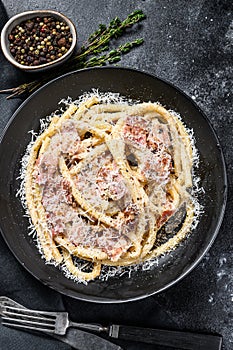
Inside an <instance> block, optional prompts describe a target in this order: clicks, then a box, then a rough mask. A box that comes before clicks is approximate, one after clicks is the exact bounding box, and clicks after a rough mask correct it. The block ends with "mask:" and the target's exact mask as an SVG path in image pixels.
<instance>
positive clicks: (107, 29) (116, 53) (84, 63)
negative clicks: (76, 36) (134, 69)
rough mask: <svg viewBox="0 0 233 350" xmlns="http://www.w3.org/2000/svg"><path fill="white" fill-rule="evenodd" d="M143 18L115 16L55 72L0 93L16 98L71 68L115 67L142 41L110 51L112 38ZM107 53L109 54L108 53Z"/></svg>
mask: <svg viewBox="0 0 233 350" xmlns="http://www.w3.org/2000/svg"><path fill="white" fill-rule="evenodd" d="M145 18H146V16H145V14H144V13H143V12H142V11H141V10H136V11H134V12H133V13H131V14H129V15H128V16H127V17H126V18H125V19H124V20H123V21H121V20H120V19H119V18H118V17H116V18H114V19H113V20H111V21H110V23H109V25H108V26H106V25H104V24H99V27H98V29H97V30H96V31H95V32H94V33H92V34H91V35H90V36H89V38H88V39H87V42H86V43H85V44H84V45H83V46H82V47H81V49H80V51H79V52H78V53H77V54H76V55H75V56H73V57H72V58H70V59H69V60H68V61H67V62H66V63H65V64H64V65H63V66H62V69H61V70H60V71H59V73H57V72H53V73H50V74H46V75H44V76H42V77H41V78H40V79H38V80H34V81H32V82H29V83H23V84H21V85H19V86H17V87H15V88H11V89H6V90H0V93H11V95H10V96H8V97H7V99H9V98H12V97H16V96H20V95H22V94H24V93H26V92H27V93H31V92H33V91H35V90H36V89H37V88H39V87H40V86H41V85H43V84H45V83H46V82H48V81H50V80H51V79H53V78H56V77H57V76H59V75H60V74H61V73H62V74H64V73H67V72H70V71H73V70H75V69H82V68H89V67H96V66H104V65H106V64H115V63H117V62H119V61H120V60H121V57H122V55H124V54H127V53H129V52H130V51H131V50H132V49H133V48H134V47H136V46H139V45H141V44H142V43H143V39H141V38H140V39H136V40H133V41H130V42H127V43H125V44H123V45H120V46H118V47H117V48H115V49H111V50H110V47H109V44H110V43H111V41H112V40H113V39H118V38H119V37H120V36H122V35H123V34H124V33H125V32H126V30H127V29H128V28H131V27H132V26H133V25H134V24H136V23H138V22H140V21H142V20H143V19H145ZM109 50H110V51H109Z"/></svg>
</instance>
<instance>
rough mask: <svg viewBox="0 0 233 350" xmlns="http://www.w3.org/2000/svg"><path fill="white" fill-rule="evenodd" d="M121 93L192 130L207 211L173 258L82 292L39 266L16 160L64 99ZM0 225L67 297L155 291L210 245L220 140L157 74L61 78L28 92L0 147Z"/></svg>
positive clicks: (23, 259)
mask: <svg viewBox="0 0 233 350" xmlns="http://www.w3.org/2000/svg"><path fill="white" fill-rule="evenodd" d="M93 88H98V89H99V90H100V91H101V92H107V91H111V92H119V93H120V94H121V95H124V96H127V97H128V98H132V99H137V100H138V99H139V100H141V101H160V102H161V103H162V104H163V105H164V106H165V107H166V108H167V109H173V110H175V111H177V112H179V113H180V114H181V115H182V118H183V120H184V121H185V123H186V125H187V126H188V127H189V128H193V129H194V133H195V137H196V145H197V148H198V151H199V154H200V167H199V170H198V173H199V174H198V175H199V176H200V178H201V186H203V188H204V190H205V194H203V195H202V197H201V199H200V200H201V203H202V204H203V205H204V207H205V212H204V214H203V215H202V216H201V219H200V222H199V224H198V226H197V228H196V229H195V230H194V231H193V232H192V234H191V235H190V237H188V239H186V240H185V242H184V243H183V244H182V245H180V246H179V247H178V248H177V249H176V250H175V251H174V252H173V253H172V254H168V255H166V256H165V257H162V258H160V259H159V264H158V267H156V268H153V269H152V270H148V271H137V272H134V273H132V275H131V278H128V277H127V276H126V275H123V276H121V277H114V278H110V279H109V280H108V281H107V282H101V281H99V280H96V281H92V282H90V283H89V284H88V285H87V286H85V285H83V284H77V283H74V282H73V281H72V280H69V279H67V278H66V277H65V276H64V275H63V274H62V272H60V271H59V269H58V268H55V267H54V266H50V265H45V263H44V261H43V260H42V259H41V256H40V254H39V252H38V250H37V248H36V247H35V244H34V242H33V240H32V238H31V237H29V236H28V229H27V227H28V220H27V219H26V218H25V217H24V216H23V215H24V211H23V208H22V205H21V203H20V200H19V199H16V197H15V194H16V191H17V189H18V187H19V181H18V180H17V177H18V174H19V168H20V160H21V158H22V156H23V154H24V152H25V148H26V145H27V144H28V143H29V141H30V135H29V134H28V131H29V130H32V129H34V130H38V128H39V119H40V118H42V117H44V116H46V115H49V114H50V113H51V112H53V111H54V110H55V109H57V106H58V102H59V101H60V100H61V99H62V98H64V97H67V96H71V97H72V98H74V99H75V98H77V97H78V96H79V95H81V94H83V92H85V91H91V90H92V89H93ZM0 169H1V182H0V191H1V195H0V196H1V197H0V226H1V232H2V235H3V237H4V239H5V241H6V243H7V244H8V246H9V248H10V249H11V251H12V252H13V254H14V255H15V256H16V258H17V259H18V260H19V262H20V263H21V264H22V265H23V266H24V267H25V268H26V269H27V270H28V271H29V272H30V273H31V274H32V275H34V276H35V277H36V278H38V279H39V280H40V281H41V282H43V283H44V284H46V285H48V286H49V287H51V288H54V289H56V290H57V291H59V292H61V293H64V294H66V295H69V296H72V297H75V298H79V299H83V300H87V301H94V302H105V303H108V302H123V301H129V300H135V299H140V298H144V297H146V296H149V295H152V294H154V293H158V292H160V291H162V290H164V289H166V288H168V287H169V286H171V285H173V284H174V283H175V282H177V281H179V280H180V279H181V278H183V277H184V276H185V275H187V273H189V272H190V271H191V270H192V269H193V268H194V267H195V266H196V265H197V264H198V262H199V261H200V259H201V258H202V257H203V255H204V254H205V253H206V251H207V250H208V249H209V247H210V246H211V244H212V243H213V241H214V238H215V237H216V235H217V232H218V230H219V227H220V224H221V221H222V218H223V214H224V209H225V203H226V187H227V186H226V171H225V165H224V159H223V155H222V151H221V148H220V146H219V142H218V140H217V138H216V135H215V133H214V131H213V129H212V127H211V126H210V124H209V122H208V120H207V118H206V117H205V116H204V115H203V113H202V112H201V110H200V109H199V108H198V107H197V106H196V105H195V103H194V102H193V101H192V100H191V99H190V98H189V97H188V96H186V95H185V94H184V93H183V92H181V91H180V90H179V89H177V88H176V87H174V86H172V85H171V84H169V83H167V82H166V81H163V80H161V79H159V78H157V77H155V76H152V75H150V74H146V73H143V72H140V71H136V70H133V69H127V68H109V67H105V68H93V69H87V70H82V71H79V72H73V73H70V74H66V75H64V76H62V77H60V78H58V79H55V80H53V81H52V82H50V83H48V84H46V85H45V86H43V87H42V88H41V89H39V90H38V91H36V92H35V93H34V94H32V95H31V96H30V97H29V98H28V99H27V100H26V101H25V102H24V103H23V104H22V105H21V106H20V107H19V108H18V109H17V111H16V112H15V113H14V115H13V116H12V118H11V120H10V122H9V123H8V125H7V127H6V129H5V133H4V136H3V138H2V141H1V145H0Z"/></svg>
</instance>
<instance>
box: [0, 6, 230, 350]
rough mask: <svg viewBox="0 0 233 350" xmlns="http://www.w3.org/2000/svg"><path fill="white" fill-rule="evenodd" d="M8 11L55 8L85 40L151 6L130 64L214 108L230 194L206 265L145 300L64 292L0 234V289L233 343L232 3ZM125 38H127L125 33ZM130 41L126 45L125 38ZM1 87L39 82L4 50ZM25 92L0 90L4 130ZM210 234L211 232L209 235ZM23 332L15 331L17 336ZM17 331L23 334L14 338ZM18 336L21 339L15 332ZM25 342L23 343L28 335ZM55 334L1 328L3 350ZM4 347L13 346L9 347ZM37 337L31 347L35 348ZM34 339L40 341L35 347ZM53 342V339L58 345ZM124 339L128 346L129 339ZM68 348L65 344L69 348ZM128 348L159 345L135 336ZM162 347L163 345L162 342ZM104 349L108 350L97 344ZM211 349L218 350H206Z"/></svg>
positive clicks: (75, 311)
mask: <svg viewBox="0 0 233 350" xmlns="http://www.w3.org/2000/svg"><path fill="white" fill-rule="evenodd" d="M3 3H4V4H5V8H6V10H7V13H8V16H12V15H14V14H16V13H18V12H21V11H24V10H28V9H44V8H50V9H55V10H58V11H61V12H63V13H64V14H66V15H67V16H68V17H70V18H71V19H72V20H73V22H74V23H75V25H76V26H77V30H78V36H79V43H80V44H81V42H82V41H84V40H85V39H86V37H87V36H88V34H90V33H91V32H93V31H94V30H95V29H96V27H97V25H98V24H99V23H101V22H102V23H108V22H109V20H110V19H112V18H113V17H115V16H119V17H120V18H124V17H125V16H126V15H127V14H128V13H130V12H131V11H133V10H134V9H136V8H141V9H142V10H143V11H144V12H145V13H146V14H147V19H146V21H144V22H143V24H142V25H140V28H139V29H140V30H138V31H137V32H134V31H131V32H130V33H129V34H128V35H127V37H126V38H125V40H127V39H128V38H135V37H138V36H142V37H144V39H145V43H144V44H143V46H141V47H139V48H137V49H135V50H134V51H133V52H132V53H130V54H129V55H126V56H124V58H123V60H122V62H121V65H123V66H129V67H133V68H139V69H142V70H145V71H146V72H149V73H152V74H155V75H158V76H160V77H162V78H165V79H167V80H168V81H170V82H172V83H174V84H175V85H176V86H178V87H179V88H180V89H182V90H183V91H184V92H186V93H187V94H188V95H189V96H191V97H192V98H193V99H194V100H195V101H196V103H197V104H198V106H199V107H201V108H202V110H203V111H204V112H205V113H206V115H207V116H208V118H209V119H210V121H211V123H212V125H213V126H214V128H215V130H216V133H217V135H218V137H219V139H220V143H221V145H222V148H223V152H224V155H225V159H226V164H227V171H228V181H229V193H228V205H227V210H226V214H225V217H224V220H223V223H222V226H221V229H220V232H219V235H218V237H217V239H216V241H215V243H214V244H213V246H212V248H211V249H210V251H209V252H208V253H207V254H206V256H205V258H204V259H203V260H202V262H201V263H200V264H199V266H198V267H197V268H196V269H195V270H194V271H193V272H192V273H191V274H190V275H189V276H187V277H186V278H185V279H183V280H182V281H181V282H180V283H179V284H177V285H175V286H174V287H172V288H170V289H169V290H167V291H165V292H163V293H161V294H160V295H155V296H153V297H150V298H148V299H146V300H142V301H139V302H133V303H127V304H123V305H99V304H88V303H86V302H80V301H76V300H72V299H71V298H66V297H61V296H60V295H59V294H58V293H56V292H54V291H51V290H50V289H48V288H47V287H45V286H42V285H41V284H40V283H39V282H38V281H36V280H35V279H34V278H33V277H32V276H31V275H29V273H27V272H26V271H24V269H23V267H21V266H20V265H19V264H18V262H16V261H15V259H14V258H13V257H12V255H11V253H10V252H9V250H8V248H7V247H6V245H5V243H4V242H3V240H2V238H0V265H1V270H0V280H1V282H0V294H1V295H3V294H6V293H7V295H8V296H9V297H14V298H16V299H17V301H18V302H21V303H23V304H25V305H26V306H30V307H35V308H36V307H40V308H48V309H49V308H51V309H55V308H56V309H63V307H65V308H66V309H67V310H68V311H69V312H70V314H71V317H72V318H73V319H74V320H80V321H87V322H93V321H94V322H95V321H99V322H100V321H101V322H110V321H111V322H121V323H127V324H135V325H138V326H148V327H157V326H160V327H167V328H175V329H182V330H184V329H189V330H191V331H200V332H213V333H220V334H222V335H223V344H224V346H223V349H225V350H231V349H232V348H233V273H232V266H233V240H232V234H231V232H232V226H233V219H232V209H233V200H232V179H233V166H232V164H233V163H232V157H233V145H232V143H233V142H232V136H233V131H232V130H233V116H232V101H231V100H230V92H232V85H231V84H232V70H233V68H232V51H233V50H232V45H233V16H232V1H230V0H228V1H224V0H223V1H215V0H213V1H204V0H195V1H194V0H190V1H185V0H177V1H171V0H170V1H169V0H165V1H164V0H158V1H153V0H145V1H139V0H136V1H129V0H108V1H107V0H105V1H104V0H101V1H85V0H80V1H76V2H74V1H71V0H67V1H64V2H58V1H56V0H46V1H45V0H38V1H33V0H27V1H25V0H21V1H19V2H15V1H13V0H4V1H3ZM123 41H124V40H123ZM123 41H122V42H123ZM0 65H1V66H0V67H1V68H0V69H1V70H0V88H8V87H12V86H17V85H18V84H19V83H20V82H23V81H25V79H30V77H28V76H26V77H25V74H23V73H22V72H19V71H17V70H16V69H15V68H13V67H11V66H10V64H9V63H8V62H6V60H5V59H4V58H3V57H2V55H1V54H0ZM21 102H22V99H14V100H8V101H7V100H6V99H5V96H3V95H1V96H0V105H1V117H0V130H1V131H2V130H3V128H4V126H5V125H6V122H7V121H8V120H9V118H10V117H11V115H12V113H13V112H14V111H15V109H16V107H18V106H19V105H20V103H21ZM203 234H204V232H203ZM13 332H14V333H13ZM13 334H14V336H13ZM14 337H16V338H14ZM19 339H20V340H19ZM51 342H52V341H50V340H49V341H48V340H46V339H41V338H39V340H38V338H37V337H35V336H31V335H28V334H24V335H22V334H21V333H20V336H19V333H18V332H16V331H12V330H6V329H5V328H4V331H3V329H2V327H1V329H0V349H2V350H9V349H17V348H19V349H27V348H33V349H45V348H48V349H50V348H51V349H53V348H54V349H55V348H58V345H57V347H56V345H55V341H54V343H51ZM2 344H4V345H2ZM30 344H31V346H30ZM32 344H34V345H33V346H32ZM51 344H52V345H51ZM122 345H123V343H122ZM63 348H64V349H68V348H69V347H67V346H66V345H63V344H61V345H60V344H59V349H63ZM124 348H125V349H132V350H133V349H145V350H146V349H159V347H155V346H145V345H142V344H141V345H140V344H138V345H135V344H132V343H131V344H130V343H128V344H127V345H125V347H124ZM161 349H162V348H161ZM97 350H98V349H97ZM206 350H208V349H206Z"/></svg>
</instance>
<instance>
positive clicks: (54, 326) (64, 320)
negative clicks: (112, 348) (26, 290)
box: [1, 306, 222, 350]
mask: <svg viewBox="0 0 233 350" xmlns="http://www.w3.org/2000/svg"><path fill="white" fill-rule="evenodd" d="M1 313H2V315H3V317H2V324H3V325H5V326H10V327H14V328H19V329H26V330H35V331H43V332H46V333H48V334H55V335H59V336H63V335H64V334H66V332H67V330H68V328H69V327H77V328H79V329H85V330H88V331H95V332H99V333H101V332H104V333H107V334H108V336H109V337H111V338H117V339H124V340H132V341H138V342H144V343H150V344H157V345H163V346H169V347H175V348H179V349H186V350H206V349H208V350H220V349H221V344H222V337H221V336H219V335H208V334H198V333H191V332H180V331H171V330H162V329H150V328H141V327H132V326H122V325H110V326H107V327H105V326H102V325H100V324H86V323H76V322H73V321H70V320H69V317H68V313H67V312H48V311H38V310H30V309H22V308H20V307H15V306H5V307H3V309H2V310H1Z"/></svg>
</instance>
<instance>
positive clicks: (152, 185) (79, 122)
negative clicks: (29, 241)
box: [25, 96, 194, 281]
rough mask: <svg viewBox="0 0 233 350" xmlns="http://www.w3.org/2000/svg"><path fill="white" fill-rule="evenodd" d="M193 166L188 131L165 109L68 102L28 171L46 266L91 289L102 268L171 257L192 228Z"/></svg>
mask: <svg viewBox="0 0 233 350" xmlns="http://www.w3.org/2000/svg"><path fill="white" fill-rule="evenodd" d="M192 166H193V148H192V143H191V139H190V136H189V134H188V133H187V130H186V128H185V126H184V124H183V123H182V121H181V119H180V118H179V117H177V116H176V115H175V114H173V113H170V112H169V111H167V110H166V109H165V108H163V107H162V106H161V105H160V104H158V103H125V102H124V103H123V102H120V103H117V102H110V103H105V102H101V101H99V99H98V97H97V96H92V97H91V98H90V99H87V100H86V101H84V102H82V103H80V104H79V105H76V104H71V105H70V106H69V108H68V109H67V110H66V112H64V113H63V114H62V116H60V117H58V116H54V117H53V118H52V119H51V122H50V124H49V126H48V127H47V128H46V129H45V130H44V131H43V132H42V133H41V135H39V136H38V137H37V138H36V140H35V142H34V144H33V146H32V147H31V149H30V154H29V158H28V162H27V168H26V177H25V195H26V204H27V209H28V213H29V215H30V217H31V221H32V223H33V225H34V227H35V229H36V232H37V238H38V241H39V243H40V247H41V250H42V252H43V255H44V257H45V259H46V261H53V262H55V263H56V264H58V265H59V264H65V266H66V269H67V270H68V271H69V273H70V274H71V275H72V276H74V277H77V278H78V279H79V280H84V281H88V280H92V279H94V278H96V277H98V276H99V275H100V273H101V266H102V265H108V266H128V265H132V264H139V263H141V262H143V261H147V260H149V259H153V258H155V257H156V256H159V255H161V254H162V253H164V252H167V251H169V250H171V249H173V248H174V247H175V246H176V245H177V244H178V242H180V241H181V240H182V239H183V238H184V237H185V236H186V235H187V233H188V232H190V228H191V226H192V223H193V218H194V204H193V198H192V196H191V194H190V193H191V189H192V186H193V178H192ZM166 227H170V233H169V237H168V238H167V239H166V240H161V232H162V231H163V233H164V234H165V236H166ZM168 231H169V230H168ZM171 232H172V234H171ZM77 258H78V259H81V261H87V262H91V263H92V264H89V269H88V270H86V269H85V268H84V269H82V268H80V267H79V266H77V264H76V263H75V259H77ZM90 265H91V267H90Z"/></svg>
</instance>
